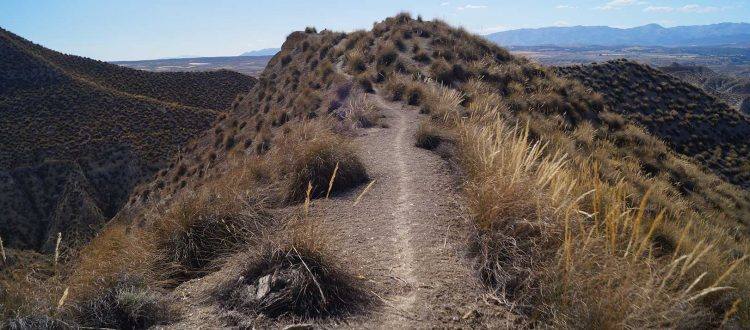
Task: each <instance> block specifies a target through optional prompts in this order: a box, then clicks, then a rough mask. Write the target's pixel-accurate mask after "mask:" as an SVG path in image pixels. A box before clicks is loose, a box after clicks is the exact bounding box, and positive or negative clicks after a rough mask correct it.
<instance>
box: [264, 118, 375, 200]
mask: <svg viewBox="0 0 750 330" xmlns="http://www.w3.org/2000/svg"><path fill="white" fill-rule="evenodd" d="M281 144H282V147H281V148H280V150H284V152H283V154H282V153H280V154H277V155H276V156H277V157H279V158H278V159H279V161H280V164H284V165H283V166H284V169H283V172H284V174H283V175H284V180H285V182H286V188H285V196H286V199H287V201H290V202H299V201H302V200H304V199H305V196H306V191H307V186H308V184H312V192H311V194H312V198H320V197H324V196H325V195H326V193H327V190H328V183H329V179H330V178H331V175H332V174H333V170H334V169H335V168H336V167H337V166H338V170H337V173H336V180H335V182H334V183H333V187H332V189H331V193H332V194H333V195H335V194H336V193H339V192H342V191H345V190H348V189H351V188H353V187H356V186H357V185H359V184H361V183H363V182H366V181H367V179H368V176H367V171H366V170H365V167H364V165H363V164H362V162H361V161H360V160H359V158H358V157H357V156H356V154H355V153H354V149H353V148H352V146H351V145H349V144H348V143H346V141H345V140H344V139H343V138H341V137H339V136H336V135H334V134H333V133H332V132H331V131H330V129H328V128H327V127H321V125H318V124H314V123H304V124H301V125H300V126H299V127H298V128H297V129H295V130H293V131H292V132H291V133H290V134H288V135H286V136H284V137H283V141H282V142H281Z"/></svg>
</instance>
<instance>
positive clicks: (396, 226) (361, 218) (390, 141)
mask: <svg viewBox="0 0 750 330" xmlns="http://www.w3.org/2000/svg"><path fill="white" fill-rule="evenodd" d="M375 101H376V102H377V103H378V104H379V105H380V108H381V109H382V111H383V114H384V115H385V116H386V117H387V118H386V123H387V124H388V126H389V127H388V128H373V129H368V130H366V133H365V134H364V135H362V136H360V137H358V138H356V139H355V143H356V145H357V147H358V150H359V151H358V152H359V156H360V158H361V159H362V161H363V162H364V163H365V166H366V167H367V169H368V172H369V174H370V176H371V177H372V179H374V180H376V181H375V184H374V185H373V186H372V188H371V189H370V191H369V192H367V194H366V195H364V196H363V197H362V200H361V201H360V203H359V204H358V205H356V206H353V205H352V204H353V203H352V200H353V199H354V198H355V197H356V195H357V194H359V193H360V192H361V190H362V189H359V190H357V191H354V192H351V193H350V194H347V195H344V196H340V197H337V198H332V199H331V200H323V201H316V202H315V203H314V205H313V208H312V214H313V215H314V216H317V217H319V218H321V219H323V221H324V226H325V229H326V230H328V231H329V232H330V233H332V234H333V237H334V238H333V239H332V242H331V244H330V245H331V248H332V249H333V250H334V251H335V253H336V254H337V257H339V258H340V259H342V262H343V263H344V264H346V265H352V266H353V267H356V269H353V270H352V271H354V272H355V273H356V275H358V276H360V277H361V278H364V279H365V281H368V282H369V283H368V287H370V288H372V291H373V292H374V294H375V295H376V296H377V297H378V299H379V300H381V302H382V306H381V307H379V308H378V309H377V310H375V311H373V312H372V314H369V315H362V316H359V317H355V318H354V319H352V320H350V321H349V322H348V323H347V325H348V326H352V327H365V328H389V329H392V328H434V327H441V328H442V327H509V326H512V324H508V323H507V322H509V320H510V319H511V318H510V317H509V316H508V315H507V312H506V311H505V310H504V309H502V308H500V307H497V306H492V305H491V304H488V303H487V302H486V301H485V296H484V293H485V291H484V289H483V288H482V287H481V285H480V283H478V281H477V280H476V277H475V276H474V275H473V274H472V273H471V266H470V265H469V264H468V262H467V260H466V259H465V258H464V255H465V253H466V231H467V222H466V220H465V219H463V218H462V217H461V214H462V213H461V211H460V204H459V203H458V198H459V195H458V193H457V191H456V190H455V184H454V182H453V177H452V176H451V175H450V171H449V168H448V166H447V164H446V162H445V161H444V160H443V159H441V158H440V157H439V156H438V155H437V154H435V153H433V152H430V151H427V150H424V149H420V148H417V147H415V146H414V143H415V138H414V134H415V132H416V129H417V127H418V124H419V121H420V119H421V117H420V115H419V114H418V109H417V108H413V107H404V106H402V105H401V104H399V103H389V102H386V101H383V100H382V98H380V97H375ZM355 265H356V266H355ZM347 325H344V326H347Z"/></svg>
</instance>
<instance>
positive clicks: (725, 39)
mask: <svg viewBox="0 0 750 330" xmlns="http://www.w3.org/2000/svg"><path fill="white" fill-rule="evenodd" d="M486 37H487V38H488V39H489V40H491V41H493V42H495V43H497V44H499V45H502V46H543V45H556V46H587V45H598V46H631V45H632V46H636V45H637V46H667V47H680V46H719V45H733V46H741V47H750V24H748V23H720V24H712V25H694V26H677V27H672V28H665V27H663V26H661V25H658V24H649V25H644V26H639V27H634V28H629V29H619V28H612V27H607V26H572V27H546V28H539V29H519V30H511V31H503V32H497V33H492V34H489V35H487V36H486Z"/></svg>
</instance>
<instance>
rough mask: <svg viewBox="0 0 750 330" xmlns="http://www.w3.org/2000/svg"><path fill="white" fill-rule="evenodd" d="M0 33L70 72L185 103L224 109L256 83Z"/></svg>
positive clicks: (106, 84)
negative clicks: (160, 68) (59, 48)
mask: <svg viewBox="0 0 750 330" xmlns="http://www.w3.org/2000/svg"><path fill="white" fill-rule="evenodd" d="M0 35H2V38H3V39H5V41H6V42H13V43H14V44H15V45H16V46H17V47H21V48H23V49H24V51H25V52H26V53H27V54H29V55H35V56H38V57H40V58H43V59H44V60H45V61H47V62H49V64H51V65H54V66H56V67H58V68H59V69H60V70H62V71H64V72H65V73H66V74H69V75H74V76H76V77H77V78H79V79H84V80H86V81H89V82H92V83H94V84H96V85H99V86H101V87H104V88H108V89H113V90H117V91H121V92H124V93H128V94H133V95H142V96H146V97H150V98H153V99H157V100H161V101H164V102H172V103H178V104H181V105H184V106H191V107H198V108H206V109H214V110H224V109H226V108H228V107H229V105H230V104H231V103H232V100H234V97H235V96H236V95H237V94H239V93H246V92H247V91H248V90H250V88H252V86H253V85H254V84H255V78H253V77H249V76H246V75H243V74H240V73H237V72H233V71H227V70H219V71H215V72H195V73H185V72H159V73H156V72H149V71H142V70H134V69H130V68H125V67H121V66H118V65H114V64H110V63H107V62H102V61H97V60H92V59H89V58H85V57H80V56H75V55H68V54H63V53H60V52H56V51H54V50H51V49H47V48H44V47H41V46H39V45H36V44H33V43H31V42H29V41H27V40H25V39H23V38H21V37H19V36H16V35H14V34H12V33H10V32H8V31H5V30H2V29H0Z"/></svg>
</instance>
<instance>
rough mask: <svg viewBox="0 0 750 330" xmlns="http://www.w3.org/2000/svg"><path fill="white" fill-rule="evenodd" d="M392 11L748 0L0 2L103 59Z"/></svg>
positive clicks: (364, 19)
mask: <svg viewBox="0 0 750 330" xmlns="http://www.w3.org/2000/svg"><path fill="white" fill-rule="evenodd" d="M400 11H408V12H411V13H412V14H413V15H415V16H416V15H422V16H423V17H424V18H425V19H432V18H440V19H443V20H445V21H447V22H449V23H450V24H454V25H459V26H463V27H465V28H466V29H468V30H469V31H472V32H475V33H479V34H488V33H492V32H498V31H505V30H511V29H520V28H539V27H548V26H579V25H584V26H594V25H597V26H611V27H618V28H627V27H635V26H641V25H646V24H652V23H656V24H660V25H662V26H665V27H672V26H681V25H705V24H715V23H722V22H743V21H746V20H747V17H750V6H747V5H745V4H743V3H742V2H741V1H736V0H719V1H692V0H688V1H680V0H661V1H640V0H611V1H608V0H586V1H548V0H545V1H537V2H534V3H531V2H524V3H518V2H511V1H414V2H412V3H409V4H403V3H401V2H399V1H395V0H381V1H361V2H358V3H350V2H348V1H347V2H345V1H319V2H315V3H308V2H304V3H297V2H294V1H284V0H281V1H267V0H262V1H257V2H253V3H249V2H242V1H234V0H223V1H214V2H212V3H210V4H209V3H206V2H198V1H173V0H169V1H167V0H162V1H145V0H137V1H129V2H118V3H111V2H106V3H104V2H97V1H92V0H75V1H66V2H64V3H63V2H54V1H34V2H28V1H18V0H9V1H7V0H6V1H3V2H2V3H0V26H1V27H3V28H5V29H7V30H9V31H11V32H13V33H16V34H18V35H20V36H22V37H24V38H26V39H29V40H31V41H33V42H35V43H38V44H41V45H44V46H45V47H48V48H51V49H54V50H58V51H61V52H65V53H71V54H75V55H81V56H86V57H91V58H94V59H99V60H106V61H129V60H147V59H161V58H173V57H180V56H181V55H182V54H191V55H194V56H198V57H211V56H236V55H240V54H241V53H244V52H248V51H252V50H258V49H264V48H275V47H279V46H280V45H281V43H282V42H283V41H284V39H285V37H286V36H287V35H288V34H289V33H290V32H292V31H296V30H302V29H304V28H305V27H306V26H315V27H317V28H318V29H319V30H322V29H330V30H337V31H352V30H355V29H369V28H370V27H371V25H372V23H373V22H375V21H380V20H382V19H384V18H386V17H388V16H393V15H395V14H396V13H398V12H400Z"/></svg>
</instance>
